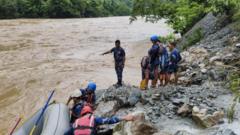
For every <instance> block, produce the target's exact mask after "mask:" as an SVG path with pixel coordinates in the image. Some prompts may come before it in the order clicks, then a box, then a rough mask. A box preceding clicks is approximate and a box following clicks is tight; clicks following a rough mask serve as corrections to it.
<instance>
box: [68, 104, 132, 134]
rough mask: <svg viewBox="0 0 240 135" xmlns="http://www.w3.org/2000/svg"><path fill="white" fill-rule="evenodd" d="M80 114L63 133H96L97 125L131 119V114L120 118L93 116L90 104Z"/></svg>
mask: <svg viewBox="0 0 240 135" xmlns="http://www.w3.org/2000/svg"><path fill="white" fill-rule="evenodd" d="M80 115H81V116H80V117H79V118H78V119H77V120H76V121H75V123H74V124H73V125H72V128H71V129H70V130H69V131H68V132H67V133H65V135H98V131H97V127H98V126H100V125H104V124H115V123H118V122H120V121H133V120H134V117H133V116H132V115H127V116H124V117H122V118H119V117H111V118H103V117H95V116H94V114H93V110H92V108H91V107H90V106H88V105H86V106H84V107H83V109H82V111H81V114H80Z"/></svg>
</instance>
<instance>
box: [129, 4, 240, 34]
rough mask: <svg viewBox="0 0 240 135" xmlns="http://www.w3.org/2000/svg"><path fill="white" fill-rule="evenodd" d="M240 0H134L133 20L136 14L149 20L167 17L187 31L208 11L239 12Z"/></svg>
mask: <svg viewBox="0 0 240 135" xmlns="http://www.w3.org/2000/svg"><path fill="white" fill-rule="evenodd" d="M239 3H240V0H134V2H133V12H132V18H131V19H132V20H135V19H136V16H138V15H141V16H142V17H146V20H147V21H157V20H159V19H162V18H165V19H167V23H169V24H170V25H171V26H172V27H173V28H174V29H175V30H176V31H178V32H181V33H185V32H186V31H188V30H189V29H190V28H191V27H192V26H193V25H194V24H195V23H196V22H198V21H199V20H200V19H201V18H202V17H203V16H204V15H205V14H206V13H208V12H214V13H216V14H227V15H229V16H232V15H234V14H235V13H237V12H238V11H237V10H238V9H239Z"/></svg>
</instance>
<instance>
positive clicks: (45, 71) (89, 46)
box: [0, 17, 172, 134]
mask: <svg viewBox="0 0 240 135" xmlns="http://www.w3.org/2000/svg"><path fill="white" fill-rule="evenodd" d="M171 31H172V30H171V29H170V28H169V27H168V26H167V25H166V24H164V22H163V21H162V22H159V23H156V24H151V23H145V22H144V21H143V20H139V21H137V22H134V23H133V24H131V25H130V24H129V18H128V17H111V18H92V19H59V20H49V19H37V20H29V19H20V20H1V21H0V86H1V87H0V134H5V133H6V132H7V131H8V130H9V128H10V127H11V126H12V125H13V123H14V120H15V119H16V117H17V116H18V115H23V116H24V119H27V118H28V117H29V116H31V115H32V114H33V113H34V112H35V111H36V110H38V109H39V108H40V107H41V106H42V105H43V103H44V101H45V100H46V98H47V96H48V93H49V92H50V90H52V89H56V93H55V95H54V98H55V99H56V100H57V101H59V102H66V100H67V98H68V95H69V93H70V92H71V91H72V90H74V89H76V88H80V87H85V85H86V82H87V81H89V80H93V81H96V82H97V84H98V88H99V89H101V88H106V87H108V86H109V85H112V84H113V83H115V82H116V76H115V71H114V65H113V58H112V55H106V56H101V55H100V54H101V53H102V52H104V51H107V50H109V49H111V48H112V47H113V45H114V44H113V43H114V41H115V40H116V39H120V40H121V41H122V46H123V47H124V48H125V50H126V53H127V63H126V68H125V71H124V82H125V83H131V84H134V85H138V84H139V80H140V78H141V74H140V68H139V62H140V59H141V57H142V56H144V55H145V54H146V52H147V48H149V47H150V42H148V40H146V39H147V38H148V37H149V36H150V35H152V34H160V35H166V34H168V33H169V32H171ZM143 41H144V42H143Z"/></svg>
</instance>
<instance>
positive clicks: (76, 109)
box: [67, 82, 96, 123]
mask: <svg viewBox="0 0 240 135" xmlns="http://www.w3.org/2000/svg"><path fill="white" fill-rule="evenodd" d="M95 90H96V84H95V83H93V82H90V83H88V86H87V88H85V89H77V90H75V91H74V92H73V93H72V94H71V96H70V97H69V99H68V101H67V106H69V104H70V102H71V101H72V102H73V105H72V107H70V113H71V120H70V122H71V123H73V122H74V121H75V120H76V119H77V118H79V117H80V112H81V110H82V108H83V106H84V105H85V104H91V105H94V104H95V101H96V95H95Z"/></svg>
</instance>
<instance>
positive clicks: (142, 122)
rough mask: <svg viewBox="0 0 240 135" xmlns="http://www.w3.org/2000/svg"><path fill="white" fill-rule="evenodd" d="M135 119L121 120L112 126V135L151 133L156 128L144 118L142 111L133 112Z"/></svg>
mask: <svg viewBox="0 0 240 135" xmlns="http://www.w3.org/2000/svg"><path fill="white" fill-rule="evenodd" d="M133 115H134V117H135V118H136V120H135V121H132V122H121V123H119V124H118V125H117V126H116V127H115V128H114V133H113V135H153V134H154V133H156V132H157V131H158V130H157V128H156V127H155V126H154V125H153V124H151V123H150V122H148V121H147V120H146V119H145V115H144V113H143V112H135V113H134V114H133Z"/></svg>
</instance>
